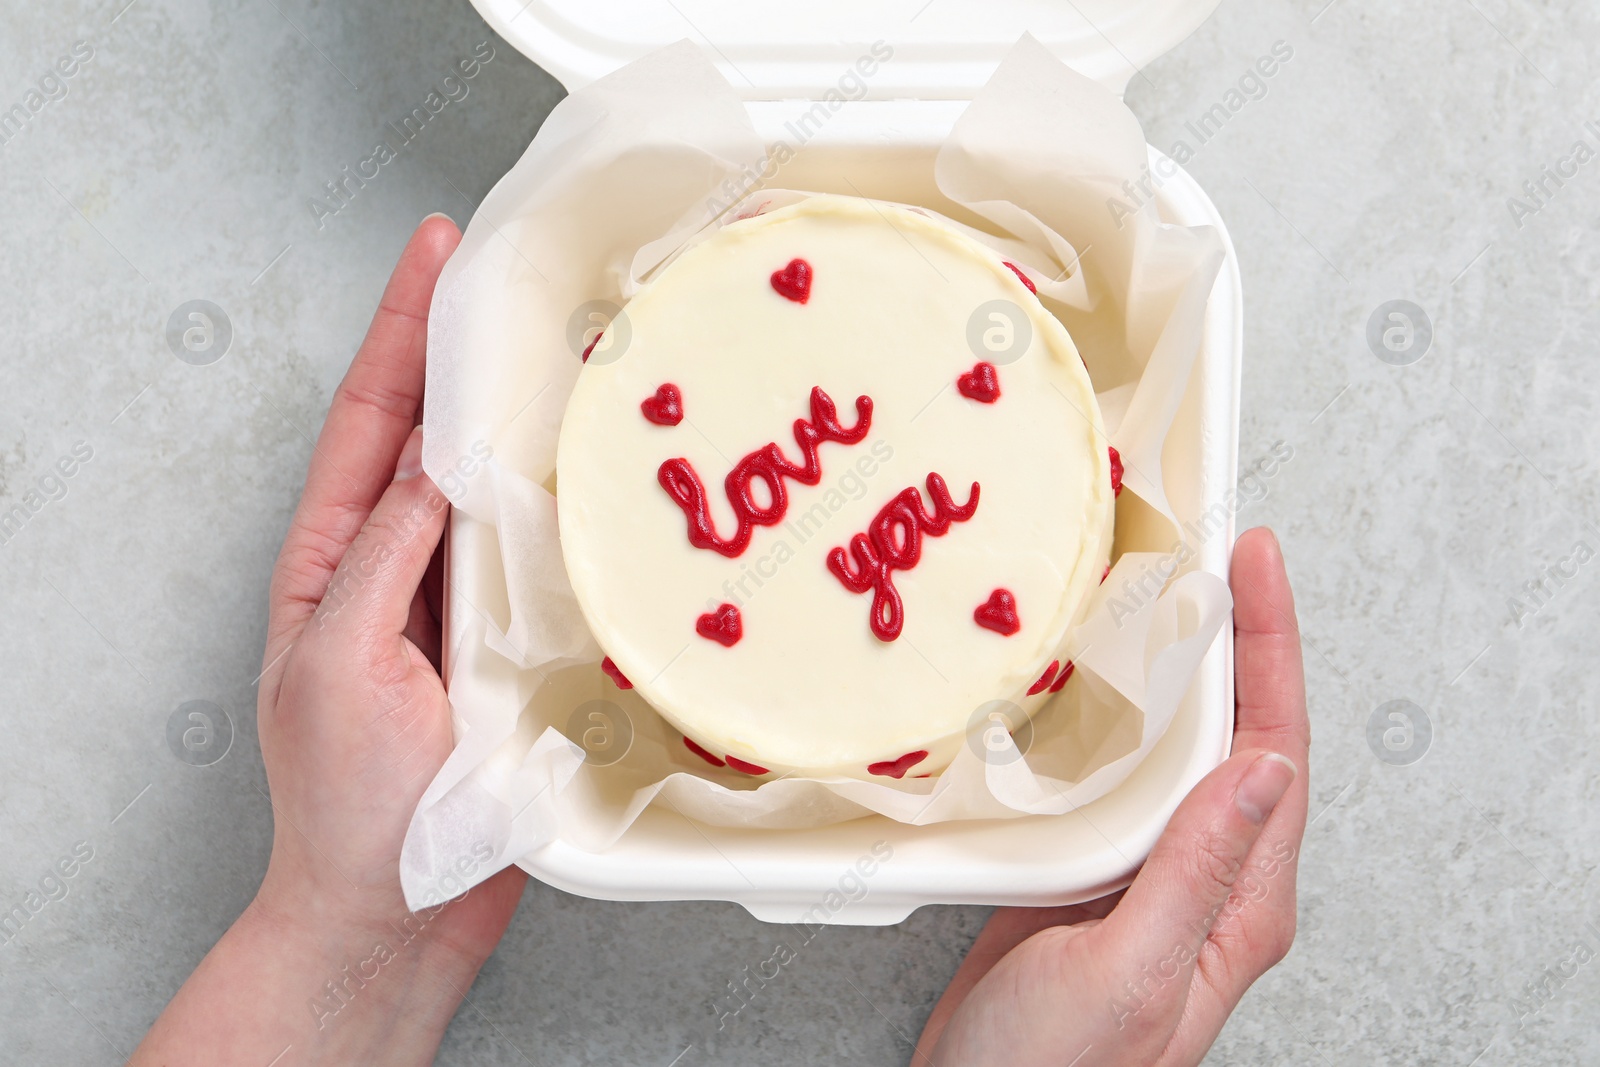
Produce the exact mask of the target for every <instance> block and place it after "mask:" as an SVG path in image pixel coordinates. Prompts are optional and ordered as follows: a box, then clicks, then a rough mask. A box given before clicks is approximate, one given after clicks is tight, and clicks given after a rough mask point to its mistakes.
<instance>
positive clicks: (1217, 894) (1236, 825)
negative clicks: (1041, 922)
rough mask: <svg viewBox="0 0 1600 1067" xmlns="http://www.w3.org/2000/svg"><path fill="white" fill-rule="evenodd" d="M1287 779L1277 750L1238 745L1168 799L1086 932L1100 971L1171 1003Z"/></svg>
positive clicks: (1179, 999)
mask: <svg viewBox="0 0 1600 1067" xmlns="http://www.w3.org/2000/svg"><path fill="white" fill-rule="evenodd" d="M1296 777H1297V770H1296V768H1295V766H1294V764H1293V763H1292V762H1290V760H1289V759H1288V758H1287V757H1286V756H1284V755H1282V754H1281V753H1277V752H1270V751H1263V750H1261V749H1254V750H1250V751H1246V752H1240V753H1237V754H1235V755H1234V756H1232V757H1231V758H1229V759H1228V760H1227V761H1225V762H1224V763H1223V764H1222V766H1220V767H1218V768H1217V769H1216V770H1214V771H1212V772H1211V773H1210V774H1208V775H1206V777H1205V778H1203V779H1202V780H1201V781H1200V784H1199V785H1197V786H1195V787H1194V789H1193V790H1191V791H1190V793H1189V795H1188V796H1187V797H1185V798H1184V800H1183V803H1181V804H1179V805H1178V810H1177V811H1175V812H1174V813H1173V815H1172V819H1171V820H1170V821H1169V822H1168V824H1167V828H1166V830H1165V831H1164V832H1163V833H1162V835H1161V837H1160V839H1158V840H1157V841H1156V845H1155V848H1154V849H1152V850H1151V852H1150V858H1149V859H1148V860H1146V861H1145V864H1144V867H1143V868H1142V869H1141V870H1140V872H1139V874H1138V876H1137V877H1135V878H1134V880H1133V884H1132V885H1131V886H1129V887H1128V891H1127V892H1126V893H1125V894H1124V895H1123V898H1122V903H1121V904H1119V905H1118V906H1117V908H1116V910H1115V911H1113V912H1112V913H1111V914H1110V915H1109V916H1108V917H1107V918H1106V920H1105V922H1104V923H1102V924H1101V925H1100V927H1099V928H1098V929H1097V930H1095V931H1094V936H1096V937H1097V938H1098V939H1101V940H1103V941H1104V946H1103V948H1104V958H1105V959H1107V960H1108V961H1109V966H1110V967H1111V971H1110V974H1109V977H1110V978H1111V979H1112V980H1113V982H1114V984H1116V985H1117V986H1118V987H1119V988H1120V987H1121V985H1122V982H1123V981H1124V980H1125V981H1128V982H1131V983H1133V985H1134V988H1135V989H1138V990H1142V991H1144V992H1145V993H1147V994H1148V995H1149V996H1151V997H1153V998H1156V999H1157V1002H1158V1003H1162V1004H1165V1005H1166V1006H1168V1007H1170V1008H1173V1009H1175V1010H1176V1009H1181V1007H1182V1004H1183V996H1182V995H1181V994H1182V992H1183V991H1184V990H1185V989H1186V988H1187V987H1188V985H1189V981H1190V978H1191V977H1192V975H1193V972H1194V967H1195V963H1196V961H1197V960H1198V959H1199V956H1200V950H1201V948H1202V946H1203V945H1204V944H1205V943H1206V939H1207V937H1208V936H1209V935H1210V932H1211V930H1212V928H1213V926H1214V925H1215V924H1216V922H1217V920H1218V917H1219V916H1220V915H1222V913H1223V909H1224V906H1225V905H1226V904H1227V902H1228V898H1229V897H1230V896H1231V895H1232V893H1233V891H1234V886H1235V883H1236V882H1237V880H1238V878H1239V875H1240V872H1241V871H1242V870H1243V869H1244V867H1245V864H1246V860H1247V858H1248V857H1249V856H1250V853H1251V849H1252V848H1253V847H1254V846H1255V844H1256V842H1257V841H1258V840H1260V838H1261V834H1262V830H1263V828H1264V826H1265V825H1266V823H1267V820H1268V818H1269V817H1270V816H1271V814H1272V811H1273V809H1274V808H1275V807H1277V805H1278V803H1279V802H1280V801H1281V800H1282V798H1283V796H1284V794H1285V793H1287V792H1288V790H1289V787H1290V786H1291V785H1292V784H1293V783H1294V781H1295V778H1296Z"/></svg>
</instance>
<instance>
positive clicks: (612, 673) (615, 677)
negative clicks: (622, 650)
mask: <svg viewBox="0 0 1600 1067" xmlns="http://www.w3.org/2000/svg"><path fill="white" fill-rule="evenodd" d="M600 669H601V670H603V671H605V672H606V677H607V678H610V679H611V680H612V681H613V682H616V683H617V688H618V689H632V688H633V683H632V682H630V681H628V679H627V677H626V676H624V675H623V673H622V672H621V671H619V670H617V665H616V664H615V663H612V662H611V657H610V656H607V657H606V658H605V659H603V660H601V661H600Z"/></svg>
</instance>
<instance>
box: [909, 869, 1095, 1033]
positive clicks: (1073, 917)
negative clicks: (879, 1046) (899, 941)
mask: <svg viewBox="0 0 1600 1067" xmlns="http://www.w3.org/2000/svg"><path fill="white" fill-rule="evenodd" d="M1120 899H1122V894H1121V893H1113V894H1111V895H1110V896H1107V897H1101V898H1100V899H1098V900H1092V901H1089V902H1088V903H1085V904H1069V905H1066V906H1064V907H1057V908H996V909H995V911H994V914H993V915H991V916H989V921H988V922H987V923H985V924H984V927H983V930H982V931H981V932H980V933H979V934H978V938H977V940H976V941H974V942H973V943H972V947H971V948H970V949H968V950H967V955H966V957H965V958H964V959H963V960H962V961H961V966H960V967H959V968H957V970H956V973H955V977H953V978H951V979H950V983H949V985H947V986H946V987H945V990H944V994H943V995H942V996H940V997H939V1002H938V1003H937V1004H935V1005H934V1006H933V1011H932V1012H931V1013H930V1014H929V1015H928V1021H927V1022H926V1023H924V1024H923V1027H922V1036H921V1037H920V1038H918V1040H917V1048H918V1049H919V1050H920V1051H921V1052H922V1053H923V1054H925V1055H930V1056H931V1055H932V1053H933V1050H934V1048H935V1047H937V1045H938V1044H939V1036H940V1035H941V1034H943V1033H944V1028H945V1026H946V1025H947V1024H948V1023H949V1022H950V1017H951V1016H952V1015H954V1014H955V1013H956V1009H957V1008H959V1007H961V1003H962V1001H964V1000H966V999H967V994H968V993H970V992H971V991H972V987H973V986H975V985H977V984H978V982H979V981H980V980H982V978H983V976H984V975H986V974H988V973H989V972H990V971H991V970H993V969H994V965H995V964H997V963H999V962H1000V961H1001V960H1002V959H1004V958H1005V956H1006V954H1007V953H1009V952H1010V951H1011V950H1012V949H1014V948H1016V947H1017V946H1018V945H1020V944H1022V942H1024V941H1026V940H1027V939H1028V938H1030V937H1032V936H1033V935H1034V934H1036V933H1038V932H1039V931H1040V930H1044V929H1047V928H1049V927H1052V926H1071V927H1073V928H1074V929H1078V930H1087V929H1092V928H1093V927H1094V926H1096V925H1098V924H1099V923H1100V921H1101V920H1102V919H1104V918H1105V916H1106V915H1107V913H1109V912H1110V911H1111V909H1112V908H1114V907H1116V904H1117V901H1118V900H1120ZM917 1062H922V1061H920V1060H919V1061H917Z"/></svg>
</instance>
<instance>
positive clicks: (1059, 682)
mask: <svg viewBox="0 0 1600 1067" xmlns="http://www.w3.org/2000/svg"><path fill="white" fill-rule="evenodd" d="M1071 677H1072V661H1071V660H1070V659H1069V660H1067V665H1066V666H1065V667H1062V668H1061V673H1060V674H1059V675H1057V676H1056V681H1055V684H1054V685H1052V686H1051V687H1050V692H1052V693H1059V692H1061V687H1062V686H1064V685H1066V684H1067V679H1068V678H1071Z"/></svg>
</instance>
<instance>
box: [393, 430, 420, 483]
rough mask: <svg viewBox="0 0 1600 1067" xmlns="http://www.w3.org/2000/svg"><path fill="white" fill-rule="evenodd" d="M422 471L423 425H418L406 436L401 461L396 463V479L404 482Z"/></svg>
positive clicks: (401, 451)
mask: <svg viewBox="0 0 1600 1067" xmlns="http://www.w3.org/2000/svg"><path fill="white" fill-rule="evenodd" d="M421 473H422V427H421V426H418V427H417V428H416V429H414V430H412V431H411V436H410V437H408V438H406V447H404V448H402V449H401V450H400V461H399V462H398V463H396V464H395V465H394V480H395V481H397V482H404V481H407V480H409V479H411V478H415V477H416V476H417V475H419V474H421Z"/></svg>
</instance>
